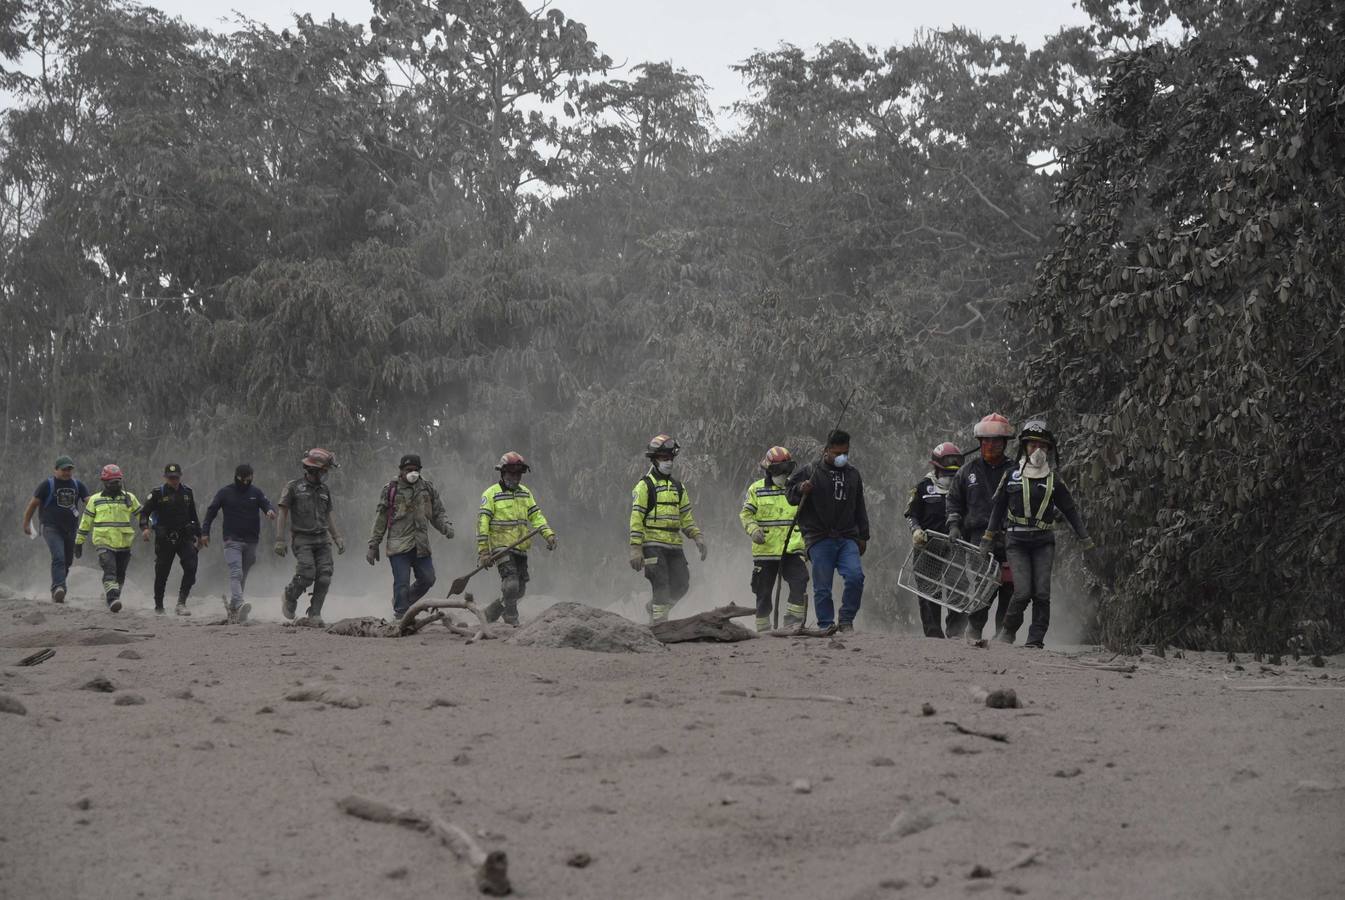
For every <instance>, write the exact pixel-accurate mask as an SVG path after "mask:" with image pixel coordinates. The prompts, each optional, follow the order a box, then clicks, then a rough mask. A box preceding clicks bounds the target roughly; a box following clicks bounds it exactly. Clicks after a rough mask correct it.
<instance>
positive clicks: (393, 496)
mask: <svg viewBox="0 0 1345 900" xmlns="http://www.w3.org/2000/svg"><path fill="white" fill-rule="evenodd" d="M384 491H386V492H387V493H386V499H385V501H384V502H385V503H386V504H387V515H386V522H385V528H386V529H387V530H391V529H392V520H393V519H395V518H396V517H397V479H395V478H394V479H393V480H392V481H389V482H388V486H387V487H386V488H384Z"/></svg>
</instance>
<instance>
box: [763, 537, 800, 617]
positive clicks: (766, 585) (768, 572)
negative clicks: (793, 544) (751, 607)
mask: <svg viewBox="0 0 1345 900" xmlns="http://www.w3.org/2000/svg"><path fill="white" fill-rule="evenodd" d="M753 562H754V563H755V564H754V565H753V566H752V593H753V594H755V595H756V598H757V620H758V622H760V620H762V619H769V618H770V615H771V611H772V610H773V609H774V608H775V583H776V580H777V579H779V578H783V579H784V582H785V584H787V585H789V600H788V601H787V603H786V605H785V624H787V625H792V624H794V623H796V622H802V621H803V620H804V618H806V617H807V615H808V564H807V563H805V562H804V561H803V557H802V556H801V555H799V554H797V553H791V554H788V555H787V556H785V558H784V559H783V561H782V560H778V559H758V560H754V561H753ZM782 566H783V568H784V573H783V575H782V574H781V572H780V569H781V567H782Z"/></svg>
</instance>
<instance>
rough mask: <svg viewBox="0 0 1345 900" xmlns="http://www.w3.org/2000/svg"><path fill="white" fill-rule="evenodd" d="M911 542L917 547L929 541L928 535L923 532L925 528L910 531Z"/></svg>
mask: <svg viewBox="0 0 1345 900" xmlns="http://www.w3.org/2000/svg"><path fill="white" fill-rule="evenodd" d="M911 543H912V544H915V546H917V547H923V546H925V544H927V543H929V535H928V534H926V533H925V529H923V528H917V529H915V531H912V532H911Z"/></svg>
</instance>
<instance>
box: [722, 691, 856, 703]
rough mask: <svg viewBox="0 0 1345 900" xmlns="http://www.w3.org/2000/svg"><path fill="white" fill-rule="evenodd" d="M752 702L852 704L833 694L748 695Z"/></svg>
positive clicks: (851, 701)
mask: <svg viewBox="0 0 1345 900" xmlns="http://www.w3.org/2000/svg"><path fill="white" fill-rule="evenodd" d="M747 696H749V697H751V698H752V699H753V700H821V701H822V702H824V703H854V702H855V701H853V700H850V699H848V698H846V697H837V696H836V695H835V694H756V693H752V694H748V695H747Z"/></svg>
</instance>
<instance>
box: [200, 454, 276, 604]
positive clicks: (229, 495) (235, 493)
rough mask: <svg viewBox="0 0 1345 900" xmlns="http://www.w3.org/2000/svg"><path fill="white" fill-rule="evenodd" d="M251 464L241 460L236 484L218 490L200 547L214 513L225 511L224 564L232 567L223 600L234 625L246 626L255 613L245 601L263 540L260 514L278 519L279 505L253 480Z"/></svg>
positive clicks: (205, 543)
mask: <svg viewBox="0 0 1345 900" xmlns="http://www.w3.org/2000/svg"><path fill="white" fill-rule="evenodd" d="M252 478H253V471H252V466H250V465H248V464H247V463H241V464H239V466H238V467H237V468H236V469H234V483H233V484H230V485H226V486H224V487H222V488H220V489H219V490H218V491H216V492H215V499H214V500H211V501H210V508H209V509H207V510H206V512H205V521H204V522H202V523H201V546H202V547H208V546H209V545H210V526H211V525H213V524H214V523H215V516H216V515H218V514H219V513H221V512H222V513H224V565H226V566H227V567H228V569H229V596H228V597H227V598H225V600H224V609H225V618H226V620H227V621H228V622H229V624H231V625H243V624H245V623H246V622H247V620H248V614H249V613H251V612H252V604H251V603H245V602H244V601H243V591H244V589H245V588H246V587H247V583H248V570H249V569H251V568H252V565H253V563H255V562H256V561H257V544H258V542H259V541H260V540H261V534H262V530H261V517H262V516H263V515H265V516H266V518H268V519H271V520H273V521H274V520H275V517H276V508H275V506H273V505H272V504H271V501H270V500H268V499H267V498H266V495H265V494H263V493H262V490H261V488H259V487H256V486H255V485H253V483H252Z"/></svg>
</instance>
